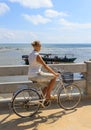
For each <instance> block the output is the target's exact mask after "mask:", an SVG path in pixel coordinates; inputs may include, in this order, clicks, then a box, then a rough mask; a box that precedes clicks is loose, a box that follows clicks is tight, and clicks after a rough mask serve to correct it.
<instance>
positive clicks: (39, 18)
mask: <svg viewBox="0 0 91 130" xmlns="http://www.w3.org/2000/svg"><path fill="white" fill-rule="evenodd" d="M23 17H24V18H25V19H26V20H28V21H30V22H32V23H33V24H35V25H38V24H46V23H48V22H50V21H51V20H50V19H48V18H44V17H43V16H41V15H28V14H23Z"/></svg>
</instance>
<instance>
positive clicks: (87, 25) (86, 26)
mask: <svg viewBox="0 0 91 130" xmlns="http://www.w3.org/2000/svg"><path fill="white" fill-rule="evenodd" d="M60 24H61V25H63V26H64V27H68V28H79V29H89V28H91V23H73V22H69V21H67V20H65V19H60Z"/></svg>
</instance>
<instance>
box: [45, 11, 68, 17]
mask: <svg viewBox="0 0 91 130" xmlns="http://www.w3.org/2000/svg"><path fill="white" fill-rule="evenodd" d="M45 16H46V17H50V18H52V17H57V16H61V17H64V16H68V14H66V13H64V12H58V11H56V10H52V9H48V10H46V11H45Z"/></svg>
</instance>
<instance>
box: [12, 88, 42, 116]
mask: <svg viewBox="0 0 91 130" xmlns="http://www.w3.org/2000/svg"><path fill="white" fill-rule="evenodd" d="M40 99H41V96H40V95H39V93H38V92H37V91H36V90H35V89H31V88H29V89H27V88H26V89H22V90H20V91H18V92H17V93H16V94H15V96H14V98H13V100H12V109H13V111H14V113H15V114H16V115H18V116H19V117H22V118H26V117H32V116H33V115H35V114H36V113H37V112H38V110H39V108H40V104H39V103H38V102H36V101H38V100H40Z"/></svg>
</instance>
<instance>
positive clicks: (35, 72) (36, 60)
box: [28, 41, 59, 99]
mask: <svg viewBox="0 0 91 130" xmlns="http://www.w3.org/2000/svg"><path fill="white" fill-rule="evenodd" d="M32 47H33V49H34V50H33V51H32V53H30V55H29V58H28V60H29V71H28V78H29V80H32V81H37V82H44V81H48V82H49V84H48V86H47V87H45V88H44V90H43V93H44V94H46V99H50V93H51V91H52V89H53V87H54V85H55V82H56V78H57V77H58V75H59V74H58V73H56V72H55V71H54V70H52V69H51V68H50V67H49V66H48V65H47V64H46V63H45V62H44V60H43V59H42V57H41V56H40V55H39V51H40V50H41V43H40V41H34V42H33V43H32ZM42 67H44V68H45V69H46V70H48V71H49V73H46V72H43V71H42V70H41V68H42Z"/></svg>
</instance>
